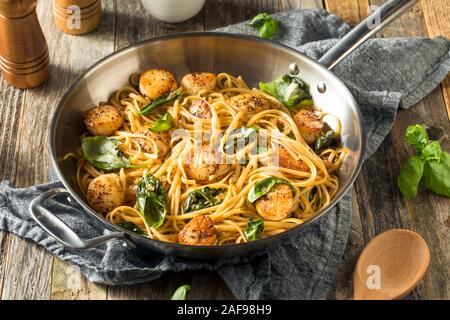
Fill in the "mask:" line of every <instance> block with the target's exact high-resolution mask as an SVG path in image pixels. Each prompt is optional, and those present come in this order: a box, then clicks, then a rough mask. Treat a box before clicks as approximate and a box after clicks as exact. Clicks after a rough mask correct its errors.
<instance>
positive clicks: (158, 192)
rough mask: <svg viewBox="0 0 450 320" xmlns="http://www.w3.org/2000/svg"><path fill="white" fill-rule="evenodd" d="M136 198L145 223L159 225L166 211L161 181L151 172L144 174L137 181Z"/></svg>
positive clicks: (152, 225) (151, 225) (149, 225)
mask: <svg viewBox="0 0 450 320" xmlns="http://www.w3.org/2000/svg"><path fill="white" fill-rule="evenodd" d="M136 198H137V203H138V206H139V212H140V213H141V216H142V218H143V220H144V222H145V224H146V225H147V226H148V227H153V228H158V227H160V226H161V225H162V224H163V222H164V218H165V217H166V213H167V204H166V191H165V190H164V188H163V186H162V185H161V182H160V181H159V180H158V179H157V178H155V177H154V176H152V175H151V174H145V175H144V176H143V177H142V178H141V181H139V184H138V187H137V190H136Z"/></svg>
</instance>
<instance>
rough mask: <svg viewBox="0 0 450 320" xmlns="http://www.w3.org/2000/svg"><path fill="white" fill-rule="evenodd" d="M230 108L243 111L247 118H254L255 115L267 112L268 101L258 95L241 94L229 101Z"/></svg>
mask: <svg viewBox="0 0 450 320" xmlns="http://www.w3.org/2000/svg"><path fill="white" fill-rule="evenodd" d="M230 104H231V106H232V107H234V108H236V109H239V110H241V111H243V112H244V113H245V114H246V115H248V116H254V115H255V114H257V113H260V112H262V111H265V110H268V109H269V107H270V105H269V101H268V100H267V99H266V98H265V97H264V96H263V95H261V94H258V93H243V94H239V95H237V96H234V97H232V98H231V99H230Z"/></svg>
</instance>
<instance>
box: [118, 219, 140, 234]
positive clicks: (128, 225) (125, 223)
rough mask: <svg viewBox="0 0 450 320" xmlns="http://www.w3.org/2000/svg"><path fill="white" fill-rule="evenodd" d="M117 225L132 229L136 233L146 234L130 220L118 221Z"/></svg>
mask: <svg viewBox="0 0 450 320" xmlns="http://www.w3.org/2000/svg"><path fill="white" fill-rule="evenodd" d="M118 226H120V227H122V228H124V229H126V230H129V231H132V232H134V233H137V234H140V235H143V236H147V234H146V233H145V232H144V231H143V230H142V229H141V228H139V227H138V226H137V225H136V224H134V223H133V222H131V221H123V222H121V223H119V224H118Z"/></svg>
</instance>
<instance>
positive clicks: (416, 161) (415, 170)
mask: <svg viewBox="0 0 450 320" xmlns="http://www.w3.org/2000/svg"><path fill="white" fill-rule="evenodd" d="M423 167H424V161H423V160H422V159H421V158H420V157H419V156H412V157H411V158H409V159H408V161H407V162H406V163H405V165H404V166H403V168H402V170H401V171H400V174H399V176H398V178H397V186H398V188H399V189H400V191H401V192H402V194H403V196H405V197H406V198H411V197H415V196H416V195H417V190H418V189H419V183H420V180H421V179H422V174H423Z"/></svg>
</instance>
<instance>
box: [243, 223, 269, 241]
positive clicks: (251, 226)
mask: <svg viewBox="0 0 450 320" xmlns="http://www.w3.org/2000/svg"><path fill="white" fill-rule="evenodd" d="M263 230H264V220H262V219H257V220H253V218H250V220H249V221H248V223H247V227H246V228H245V229H244V235H245V238H247V240H248V241H255V240H258V239H260V238H261V233H262V232H263Z"/></svg>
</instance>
